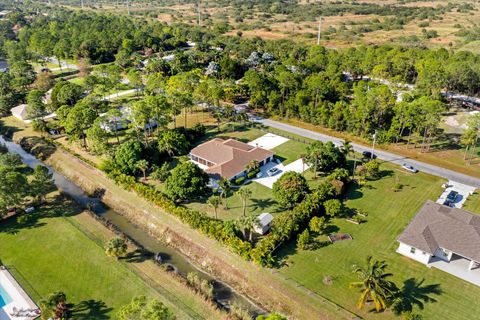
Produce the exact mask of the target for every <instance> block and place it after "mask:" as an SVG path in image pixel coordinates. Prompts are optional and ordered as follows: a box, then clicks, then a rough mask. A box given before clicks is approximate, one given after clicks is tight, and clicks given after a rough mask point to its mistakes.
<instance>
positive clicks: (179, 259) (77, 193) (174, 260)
mask: <svg viewBox="0 0 480 320" xmlns="http://www.w3.org/2000/svg"><path fill="white" fill-rule="evenodd" d="M0 143H2V144H4V145H5V146H6V147H7V148H8V151H9V152H11V153H16V154H18V155H20V157H21V158H22V161H23V162H24V163H25V164H26V165H28V166H29V167H32V168H35V167H36V166H37V165H43V166H45V164H43V163H42V162H41V161H40V160H38V159H37V158H36V157H34V156H33V155H31V154H29V153H28V152H26V151H25V150H23V149H22V147H21V146H20V145H18V144H16V143H15V142H12V141H8V140H6V139H5V138H4V137H1V136H0ZM46 167H47V168H49V170H51V172H52V173H53V179H54V181H55V185H56V186H57V188H58V189H60V190H61V191H62V192H64V193H66V194H68V195H69V196H70V197H72V198H73V199H74V200H75V201H76V202H77V203H79V204H80V205H81V206H82V207H84V208H87V207H89V208H91V209H92V210H93V211H94V212H95V213H96V214H98V215H101V216H103V217H105V218H106V219H108V220H109V221H110V222H112V223H113V224H114V225H115V226H117V227H118V229H119V230H121V231H122V232H123V233H125V234H126V235H128V236H129V237H130V238H132V239H133V240H135V241H136V242H137V243H138V244H140V245H141V246H143V247H144V248H145V249H146V250H148V251H150V252H152V253H155V254H159V255H160V256H161V258H162V261H163V262H164V263H167V264H169V265H171V266H172V267H173V268H174V269H175V270H177V272H178V273H179V274H181V275H183V276H185V275H186V274H187V273H189V272H197V273H198V274H199V276H200V277H201V278H202V279H207V280H208V281H211V282H212V283H213V285H214V297H215V299H216V301H217V302H219V303H220V304H221V305H223V306H224V307H227V308H228V306H229V305H231V304H237V305H239V306H241V307H242V308H243V309H247V310H250V311H251V312H252V313H254V314H259V313H261V310H260V309H259V308H258V307H256V306H255V305H253V304H252V303H251V302H250V301H249V300H248V299H246V298H245V297H243V296H241V295H239V294H238V293H236V292H235V291H233V290H232V289H231V288H230V287H228V286H226V285H225V284H223V283H221V282H219V281H216V280H215V279H214V278H213V277H212V276H210V275H209V274H207V273H205V272H203V271H201V270H199V269H198V268H196V267H195V266H194V265H193V264H192V263H191V262H190V261H189V260H188V258H187V257H186V256H184V255H183V254H181V253H180V252H178V251H177V250H175V249H173V248H172V247H169V246H167V245H164V244H163V243H162V242H160V241H158V240H157V239H155V238H153V237H152V236H150V235H149V234H148V233H147V232H145V231H144V230H142V229H141V228H139V227H137V226H136V225H134V224H133V223H131V222H130V221H129V220H128V219H127V218H125V217H124V216H122V215H120V214H118V213H117V212H115V211H114V210H112V209H110V208H108V207H107V206H106V205H104V204H103V203H102V202H101V201H100V199H98V198H92V197H89V196H88V195H87V194H85V192H84V191H83V190H82V189H81V188H80V187H79V186H77V185H76V184H75V183H73V182H72V181H70V180H68V179H67V178H66V177H64V176H63V175H61V174H59V173H58V172H56V171H55V170H53V169H52V168H50V167H48V166H46Z"/></svg>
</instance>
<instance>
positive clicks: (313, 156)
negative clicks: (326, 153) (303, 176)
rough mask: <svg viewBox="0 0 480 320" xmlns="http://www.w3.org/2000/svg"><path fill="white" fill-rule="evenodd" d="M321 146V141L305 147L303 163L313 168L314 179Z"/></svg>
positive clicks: (320, 156)
mask: <svg viewBox="0 0 480 320" xmlns="http://www.w3.org/2000/svg"><path fill="white" fill-rule="evenodd" d="M322 146H323V143H322V142H321V141H314V142H312V143H310V144H309V145H308V146H307V152H306V154H305V155H306V157H305V161H306V162H307V163H308V164H309V165H310V166H312V167H313V176H314V177H315V178H316V177H317V170H318V166H319V162H320V160H321V158H322Z"/></svg>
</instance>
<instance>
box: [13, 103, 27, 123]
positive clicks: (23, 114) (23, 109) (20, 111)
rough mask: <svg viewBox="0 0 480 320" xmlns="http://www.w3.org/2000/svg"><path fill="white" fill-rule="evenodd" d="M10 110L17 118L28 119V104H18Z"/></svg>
mask: <svg viewBox="0 0 480 320" xmlns="http://www.w3.org/2000/svg"><path fill="white" fill-rule="evenodd" d="M10 112H11V113H12V115H13V116H14V117H15V118H17V119H20V120H22V121H25V120H27V119H28V112H27V105H26V104H21V105H18V106H16V107H14V108H12V109H10Z"/></svg>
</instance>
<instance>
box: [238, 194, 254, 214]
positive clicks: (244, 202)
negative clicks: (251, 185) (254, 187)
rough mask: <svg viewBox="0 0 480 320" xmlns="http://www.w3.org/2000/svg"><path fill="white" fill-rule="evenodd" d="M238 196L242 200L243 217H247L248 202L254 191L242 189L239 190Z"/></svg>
mask: <svg viewBox="0 0 480 320" xmlns="http://www.w3.org/2000/svg"><path fill="white" fill-rule="evenodd" d="M237 194H238V195H239V196H240V199H242V204H243V216H245V212H246V211H247V201H248V199H249V198H250V197H251V196H252V191H251V190H249V189H245V188H241V189H240V190H238V192H237Z"/></svg>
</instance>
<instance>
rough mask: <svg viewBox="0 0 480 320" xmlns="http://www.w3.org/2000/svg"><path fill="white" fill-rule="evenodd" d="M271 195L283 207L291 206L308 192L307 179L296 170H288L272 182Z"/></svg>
mask: <svg viewBox="0 0 480 320" xmlns="http://www.w3.org/2000/svg"><path fill="white" fill-rule="evenodd" d="M272 191H273V196H274V197H275V200H277V202H278V203H279V204H280V205H281V206H283V207H285V208H293V207H294V206H295V205H296V204H297V203H299V202H301V201H302V200H303V199H304V198H305V196H306V195H307V194H308V192H309V191H310V190H309V187H308V183H307V180H305V178H304V177H303V176H302V175H301V174H300V173H297V172H294V171H289V172H286V173H285V174H284V175H282V176H281V177H280V178H279V179H278V180H277V181H276V182H275V183H274V184H273V188H272Z"/></svg>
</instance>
